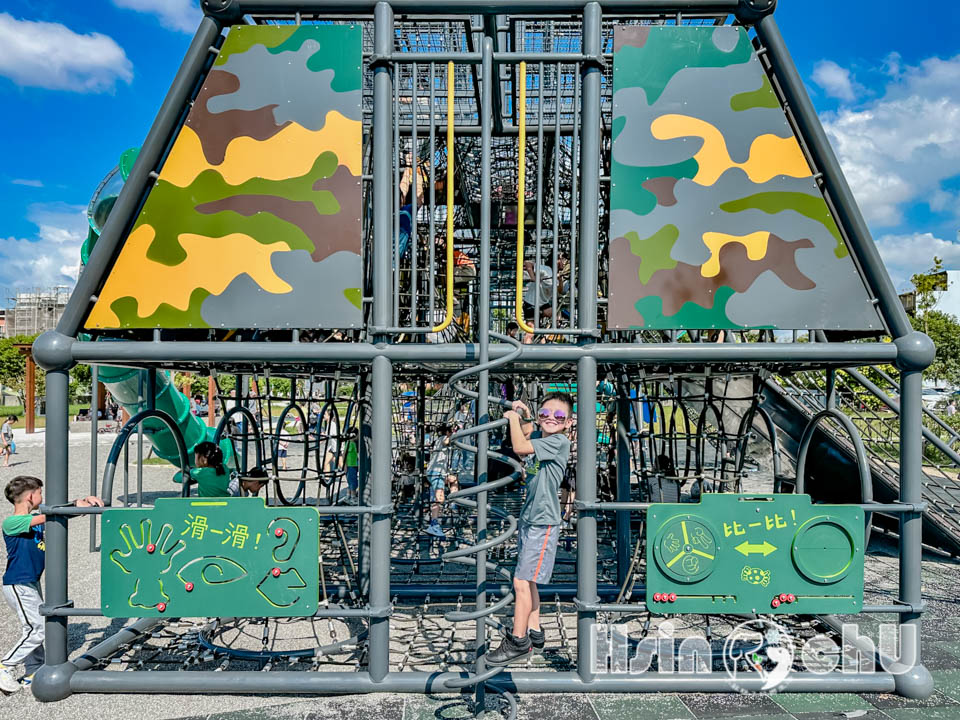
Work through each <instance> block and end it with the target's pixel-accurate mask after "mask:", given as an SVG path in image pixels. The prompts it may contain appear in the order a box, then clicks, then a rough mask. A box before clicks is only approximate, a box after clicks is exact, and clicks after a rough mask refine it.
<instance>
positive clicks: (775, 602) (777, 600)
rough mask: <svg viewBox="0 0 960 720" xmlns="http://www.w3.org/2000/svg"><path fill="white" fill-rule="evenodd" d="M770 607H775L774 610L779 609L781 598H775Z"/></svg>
mask: <svg viewBox="0 0 960 720" xmlns="http://www.w3.org/2000/svg"><path fill="white" fill-rule="evenodd" d="M770 607H773V608H778V607H780V598H778V597H775V598H774V599H773V600H772V601H771V602H770Z"/></svg>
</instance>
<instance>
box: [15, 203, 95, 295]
mask: <svg viewBox="0 0 960 720" xmlns="http://www.w3.org/2000/svg"><path fill="white" fill-rule="evenodd" d="M27 218H28V219H29V220H30V221H31V222H32V223H34V224H36V225H37V233H36V236H35V237H32V238H16V237H12V236H11V237H7V238H3V237H0V287H8V288H27V287H45V286H50V285H73V284H74V283H75V282H76V280H77V272H78V270H79V266H80V246H81V245H82V244H83V241H84V239H85V238H86V236H87V227H88V225H87V216H86V208H85V207H83V206H82V205H68V204H66V203H37V204H34V205H31V206H30V207H29V209H28V213H27Z"/></svg>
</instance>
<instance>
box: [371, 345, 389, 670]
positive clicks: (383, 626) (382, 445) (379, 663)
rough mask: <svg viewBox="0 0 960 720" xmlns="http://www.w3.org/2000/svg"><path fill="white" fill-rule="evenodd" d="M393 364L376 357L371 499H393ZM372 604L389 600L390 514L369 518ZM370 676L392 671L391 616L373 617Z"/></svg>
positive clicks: (384, 501)
mask: <svg viewBox="0 0 960 720" xmlns="http://www.w3.org/2000/svg"><path fill="white" fill-rule="evenodd" d="M392 388H393V368H392V367H391V365H390V361H389V360H388V359H387V358H385V357H383V356H380V357H376V358H374V359H373V407H372V411H373V451H372V453H371V455H372V458H371V460H372V461H373V464H372V467H371V473H370V503H371V504H372V505H387V504H389V503H390V487H391V484H392V483H391V477H392V467H391V465H392V462H391V460H392V449H393V447H392V446H393V436H392V428H391V426H390V419H391V397H392V393H391V391H392ZM370 524H371V528H370V549H369V550H370V607H372V608H382V607H386V606H387V605H389V604H390V516H389V515H374V516H373V517H372V518H371V520H370ZM369 638H370V653H369V657H370V660H369V663H368V666H369V669H370V677H371V679H372V680H373V681H374V682H380V681H382V680H383V679H384V678H385V677H386V676H387V673H388V672H389V671H390V619H389V618H385V617H382V618H371V619H370V635H369Z"/></svg>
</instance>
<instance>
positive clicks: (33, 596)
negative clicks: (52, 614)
mask: <svg viewBox="0 0 960 720" xmlns="http://www.w3.org/2000/svg"><path fill="white" fill-rule="evenodd" d="M4 495H6V497H7V500H9V501H10V502H11V503H13V515H11V516H10V517H8V518H6V519H5V520H4V521H3V541H4V544H5V545H6V548H7V569H6V571H5V572H4V573H3V597H4V599H5V600H6V601H7V605H9V606H10V607H11V608H12V609H13V611H14V612H15V613H16V615H17V619H18V620H19V621H20V625H21V628H22V632H21V636H20V640H19V642H17V644H16V645H14V646H13V649H12V650H10V652H8V653H7V654H6V655H4V656H3V659H2V660H0V690H3V691H4V692H6V693H15V692H17V691H18V690H19V689H20V688H21V687H24V686H26V685H29V684H30V682H31V681H32V679H33V673H34V672H36V671H37V670H39V669H40V666H41V665H43V660H44V658H43V630H44V619H43V617H42V616H41V615H40V605H41V603H42V602H43V595H42V593H41V589H40V576H41V575H43V568H44V564H45V557H44V543H43V525H44V523H45V522H46V520H47V518H46V516H45V515H42V514H34V511H35V510H36V509H37V508H38V507H40V503H41V502H43V481H42V480H40V478H36V477H32V476H30V475H18V476H17V477H15V478H13V479H12V480H11V481H10V482H9V483H7V487H6V488H5V489H4ZM74 504H75V505H76V506H77V507H92V506H94V505H96V506H97V507H103V500H101V499H100V498H98V497H94V496H93V495H89V496H87V497H85V498H81V499H79V500H77V501H76V502H75V503H74ZM17 665H23V666H24V667H25V670H26V673H25V675H24V679H23V683H22V684H21V683H19V682H17V680H16V678H14V677H13V673H11V672H10V670H11V669H12V668H14V667H16V666H17Z"/></svg>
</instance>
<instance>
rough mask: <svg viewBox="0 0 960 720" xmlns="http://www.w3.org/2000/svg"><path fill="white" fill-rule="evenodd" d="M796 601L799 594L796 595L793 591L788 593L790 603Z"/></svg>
mask: <svg viewBox="0 0 960 720" xmlns="http://www.w3.org/2000/svg"><path fill="white" fill-rule="evenodd" d="M796 601H797V596H796V595H794V594H793V593H791V594H789V595H787V602H788V603H792V602H796Z"/></svg>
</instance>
